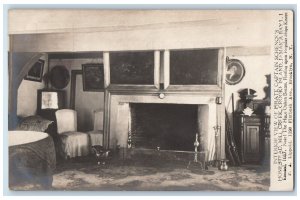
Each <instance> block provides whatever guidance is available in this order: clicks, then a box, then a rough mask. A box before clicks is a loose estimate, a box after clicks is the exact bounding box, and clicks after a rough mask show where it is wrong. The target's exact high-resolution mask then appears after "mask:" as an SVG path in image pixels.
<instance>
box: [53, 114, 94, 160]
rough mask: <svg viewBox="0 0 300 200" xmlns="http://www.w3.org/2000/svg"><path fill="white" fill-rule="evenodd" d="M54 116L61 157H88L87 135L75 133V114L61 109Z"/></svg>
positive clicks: (88, 141)
mask: <svg viewBox="0 0 300 200" xmlns="http://www.w3.org/2000/svg"><path fill="white" fill-rule="evenodd" d="M55 116H56V121H57V133H58V134H59V137H60V139H61V146H62V148H61V149H62V151H63V152H62V154H63V157H64V158H65V159H66V158H68V157H69V158H73V157H77V156H86V155H88V154H89V152H90V140H89V135H88V134H87V133H83V132H78V131H77V112H76V111H75V110H70V109H62V110H58V111H56V112H55Z"/></svg>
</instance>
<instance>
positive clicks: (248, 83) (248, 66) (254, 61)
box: [225, 55, 272, 112]
mask: <svg viewBox="0 0 300 200" xmlns="http://www.w3.org/2000/svg"><path fill="white" fill-rule="evenodd" d="M228 56H229V57H230V58H236V59H239V60H240V61H241V62H242V63H243V64H244V67H245V71H246V73H245V76H244V78H243V79H242V81H241V82H240V83H238V84H236V85H227V84H226V85H225V106H226V108H227V110H228V111H229V112H232V109H231V94H232V93H233V94H234V100H235V104H234V105H235V108H236V107H237V101H238V100H239V93H238V91H239V90H241V89H245V88H251V89H254V90H255V91H256V92H257V93H256V95H257V97H255V99H263V98H264V97H265V92H264V90H263V88H264V87H265V86H267V80H266V77H265V75H268V74H271V70H272V65H271V55H248V56H235V57H232V55H228Z"/></svg>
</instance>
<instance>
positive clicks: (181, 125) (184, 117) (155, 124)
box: [130, 103, 200, 151]
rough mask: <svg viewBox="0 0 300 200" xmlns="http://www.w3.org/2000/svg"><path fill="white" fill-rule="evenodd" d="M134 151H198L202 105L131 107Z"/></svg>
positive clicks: (134, 105) (131, 104)
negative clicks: (199, 108) (199, 115)
mask: <svg viewBox="0 0 300 200" xmlns="http://www.w3.org/2000/svg"><path fill="white" fill-rule="evenodd" d="M130 113H131V120H130V121H131V128H130V130H131V133H130V134H131V143H132V147H133V148H144V149H159V150H175V151H194V142H195V136H196V134H197V133H199V131H200V130H199V126H200V124H199V121H198V105H189V104H153V103H130Z"/></svg>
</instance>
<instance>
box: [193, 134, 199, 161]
mask: <svg viewBox="0 0 300 200" xmlns="http://www.w3.org/2000/svg"><path fill="white" fill-rule="evenodd" d="M199 144H200V143H199V141H198V133H196V139H195V142H194V147H195V156H194V162H198V157H197V154H198V146H199Z"/></svg>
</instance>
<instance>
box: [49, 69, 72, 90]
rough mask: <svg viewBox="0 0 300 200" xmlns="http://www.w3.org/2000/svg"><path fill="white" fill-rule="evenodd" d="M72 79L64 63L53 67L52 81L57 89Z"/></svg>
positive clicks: (63, 86)
mask: <svg viewBox="0 0 300 200" xmlns="http://www.w3.org/2000/svg"><path fill="white" fill-rule="evenodd" d="M69 81H70V74H69V71H68V70H67V69H66V67H65V66H63V65H57V66H55V67H53V68H52V69H51V72H50V83H51V85H52V86H53V87H55V88H56V89H63V88H65V87H66V86H67V85H68V83H69Z"/></svg>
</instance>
